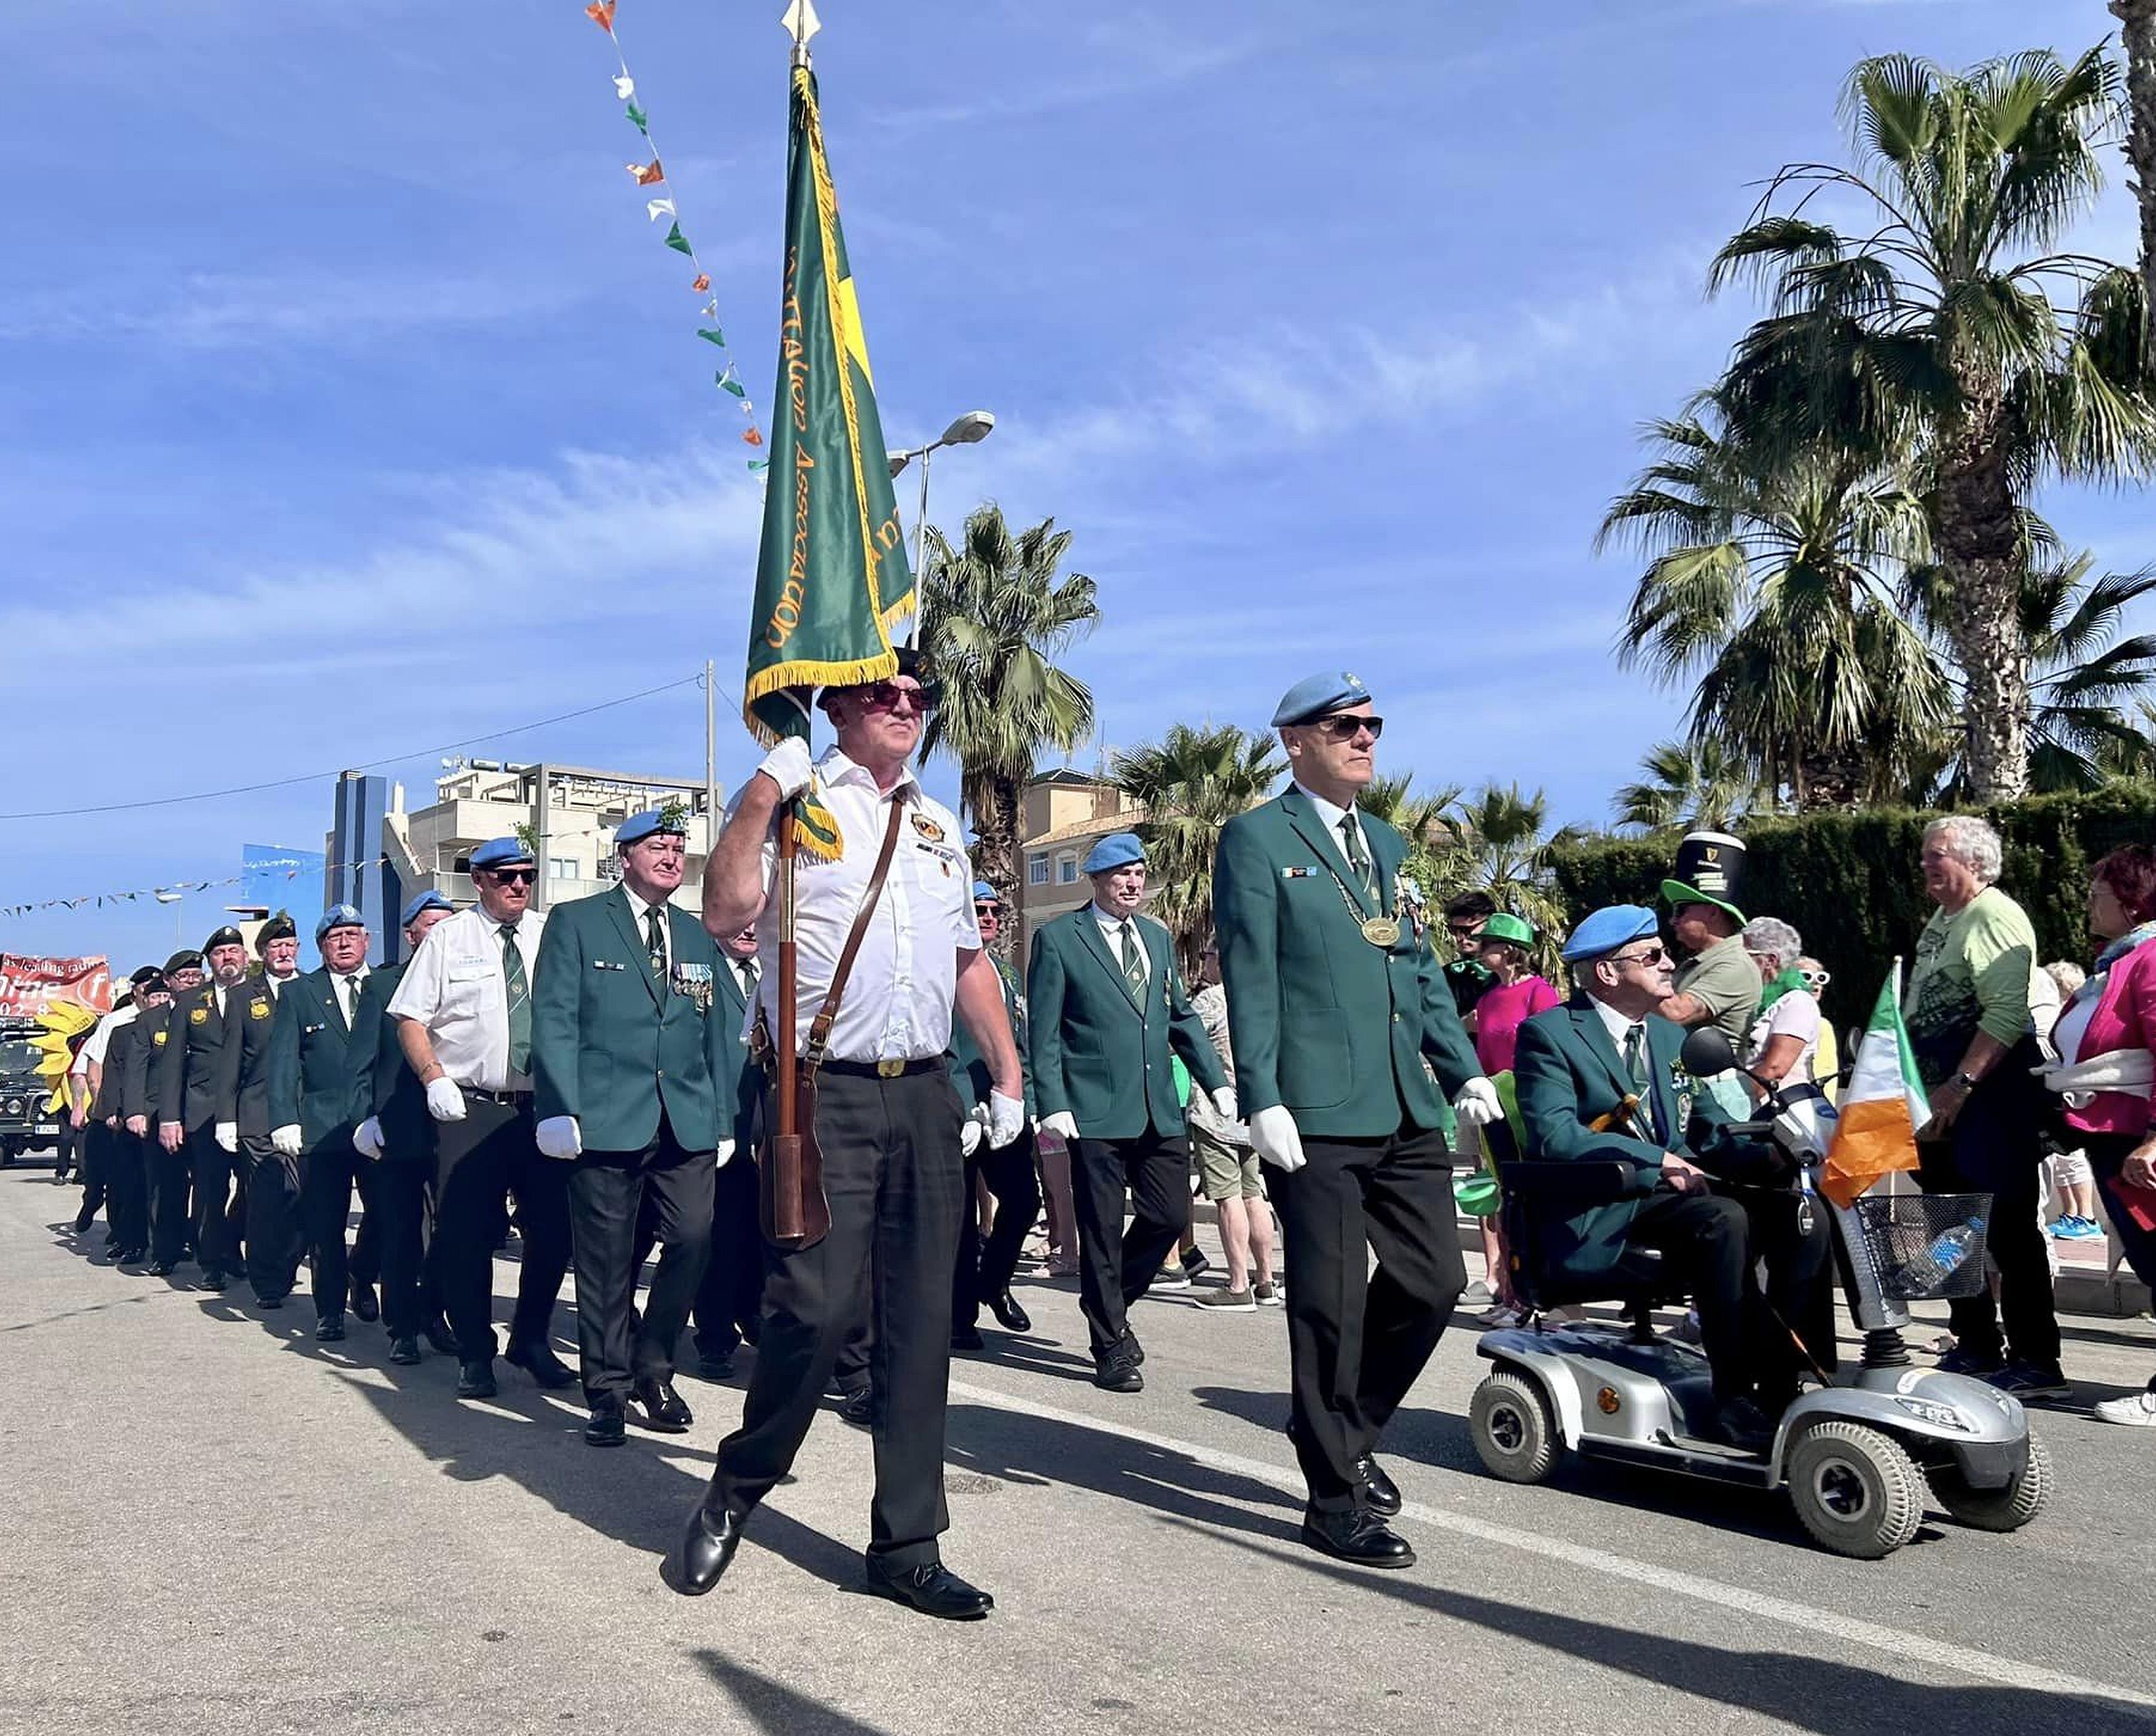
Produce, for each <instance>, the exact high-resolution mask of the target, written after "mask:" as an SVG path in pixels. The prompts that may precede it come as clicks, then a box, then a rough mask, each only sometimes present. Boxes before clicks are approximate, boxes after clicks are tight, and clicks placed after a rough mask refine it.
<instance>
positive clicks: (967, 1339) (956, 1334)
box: [951, 1326, 988, 1350]
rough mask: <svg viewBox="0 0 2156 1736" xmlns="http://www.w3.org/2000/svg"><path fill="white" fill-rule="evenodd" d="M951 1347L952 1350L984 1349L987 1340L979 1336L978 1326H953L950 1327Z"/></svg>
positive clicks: (986, 1346) (986, 1345)
mask: <svg viewBox="0 0 2156 1736" xmlns="http://www.w3.org/2000/svg"><path fill="white" fill-rule="evenodd" d="M951 1348H952V1349H953V1350H985V1349H987V1348H988V1340H987V1339H986V1338H983V1337H982V1336H981V1329H980V1328H978V1326H954V1327H952V1328H951Z"/></svg>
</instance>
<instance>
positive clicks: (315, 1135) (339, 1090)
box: [240, 965, 368, 1157]
mask: <svg viewBox="0 0 2156 1736" xmlns="http://www.w3.org/2000/svg"><path fill="white" fill-rule="evenodd" d="M367 986H368V985H367V984H365V983H362V984H360V994H361V996H362V999H364V997H365V995H366V993H367ZM351 1037H352V1033H351V1031H350V1030H348V1029H347V1028H346V1025H345V1019H344V1002H343V1000H342V999H341V997H340V996H339V994H338V993H337V988H336V980H335V979H334V978H333V977H332V976H331V973H330V969H329V967H328V966H327V965H324V966H323V967H322V968H321V969H319V970H311V971H309V972H308V973H306V974H305V976H300V977H295V978H293V979H292V980H291V981H290V983H288V984H285V990H284V992H283V993H282V994H280V995H279V996H278V997H277V1016H276V1018H275V1020H273V1021H272V1022H271V1025H270V1030H269V1125H270V1126H271V1127H298V1128H299V1130H300V1143H301V1145H302V1146H303V1148H305V1149H306V1150H308V1151H310V1152H311V1151H312V1150H314V1148H316V1146H318V1145H320V1144H321V1143H323V1142H324V1141H325V1140H327V1141H328V1142H329V1143H330V1144H331V1148H333V1149H334V1150H336V1153H337V1155H339V1156H340V1157H341V1156H342V1155H344V1153H346V1152H348V1151H349V1150H350V1149H351V1145H352V1042H351ZM240 1131H241V1132H242V1133H244V1132H246V1129H245V1128H244V1127H242V1128H241V1129H240Z"/></svg>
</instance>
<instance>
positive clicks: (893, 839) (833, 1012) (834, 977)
mask: <svg viewBox="0 0 2156 1736" xmlns="http://www.w3.org/2000/svg"><path fill="white" fill-rule="evenodd" d="M905 817H906V797H905V795H904V794H899V795H896V796H894V797H892V798H891V824H889V825H887V826H885V828H884V833H883V848H882V850H880V851H878V852H877V854H876V862H875V872H874V873H873V874H871V875H870V876H869V889H868V891H866V892H865V893H864V894H863V895H862V896H861V907H860V910H859V911H858V912H855V916H854V926H853V929H852V931H851V932H850V933H848V935H847V936H846V944H845V948H844V951H842V952H841V953H839V968H837V969H836V970H834V971H833V972H832V973H831V988H830V992H829V994H826V995H824V1004H823V1005H822V1006H820V1007H819V1008H818V1009H816V1016H815V1017H814V1019H813V1020H810V1021H809V1024H808V1047H807V1050H806V1051H805V1052H804V1053H803V1055H802V1061H803V1065H805V1066H811V1067H813V1066H815V1065H816V1064H817V1063H818V1062H819V1061H822V1060H823V1058H824V1045H825V1044H826V1043H827V1042H829V1040H830V1036H831V1026H832V1025H833V1024H834V1022H835V1021H836V1020H837V1019H838V1016H839V998H840V997H841V996H842V995H844V994H845V992H846V978H848V977H850V976H851V975H852V974H853V972H854V959H855V956H856V955H857V954H858V953H860V950H861V940H862V937H864V936H865V935H866V934H867V932H868V931H869V919H870V917H873V916H874V915H875V907H876V905H877V904H878V902H880V901H881V899H882V897H883V885H884V882H885V881H886V880H888V879H889V878H890V877H891V858H892V857H893V856H894V855H896V854H897V853H898V829H899V824H900V823H901V821H902V820H903V819H905Z"/></svg>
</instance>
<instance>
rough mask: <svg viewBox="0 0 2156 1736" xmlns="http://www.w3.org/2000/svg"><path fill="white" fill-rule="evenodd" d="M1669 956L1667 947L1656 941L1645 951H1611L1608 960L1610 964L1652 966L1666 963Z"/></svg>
mask: <svg viewBox="0 0 2156 1736" xmlns="http://www.w3.org/2000/svg"><path fill="white" fill-rule="evenodd" d="M1669 956H1670V953H1669V948H1666V947H1665V946H1664V945H1662V943H1661V942H1660V941H1657V942H1655V944H1654V946H1653V947H1652V948H1650V950H1648V951H1646V952H1645V953H1611V954H1610V955H1609V962H1610V963H1612V964H1645V965H1647V966H1650V967H1652V966H1654V965H1657V964H1662V963H1666V962H1667V961H1668V959H1669Z"/></svg>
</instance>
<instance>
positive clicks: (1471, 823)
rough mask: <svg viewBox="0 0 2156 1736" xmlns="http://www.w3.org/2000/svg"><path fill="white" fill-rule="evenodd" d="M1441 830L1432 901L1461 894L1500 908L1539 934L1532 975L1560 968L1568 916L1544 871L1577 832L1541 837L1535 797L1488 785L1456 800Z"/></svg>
mask: <svg viewBox="0 0 2156 1736" xmlns="http://www.w3.org/2000/svg"><path fill="white" fill-rule="evenodd" d="M1446 824H1447V827H1448V829H1447V832H1446V835H1445V838H1444V839H1443V840H1442V842H1441V843H1440V845H1439V846H1438V847H1437V848H1436V850H1435V851H1434V855H1435V871H1434V873H1433V875H1432V879H1433V881H1434V884H1433V885H1432V886H1431V888H1430V898H1431V902H1432V903H1433V904H1435V905H1438V906H1442V905H1443V904H1444V903H1445V901H1447V900H1449V899H1451V898H1453V897H1455V896H1458V895H1459V894H1460V893H1462V892H1476V891H1479V892H1487V893H1488V894H1489V895H1490V896H1491V900H1492V901H1494V902H1495V903H1496V907H1497V908H1498V909H1500V910H1507V911H1510V912H1512V914H1513V915H1514V916H1517V917H1525V918H1526V919H1527V921H1528V922H1532V923H1533V924H1534V926H1535V927H1536V928H1537V930H1538V931H1539V932H1540V933H1541V935H1542V937H1543V944H1542V946H1541V947H1540V948H1537V954H1536V961H1535V963H1536V968H1537V969H1538V970H1540V971H1541V972H1542V973H1543V974H1544V975H1546V976H1548V975H1551V973H1553V972H1554V971H1555V970H1556V969H1557V968H1558V962H1557V943H1558V941H1559V940H1560V939H1561V938H1562V937H1563V932H1564V927H1565V920H1566V912H1565V907H1564V904H1563V900H1562V899H1561V898H1560V897H1559V896H1558V891H1557V882H1556V877H1555V876H1554V875H1553V874H1552V872H1551V871H1550V852H1551V850H1553V849H1555V848H1557V847H1558V846H1559V845H1566V844H1570V843H1573V842H1575V841H1577V839H1578V832H1577V830H1576V829H1574V828H1573V827H1569V826H1568V827H1565V828H1563V829H1561V830H1558V831H1557V832H1550V831H1548V830H1547V828H1548V824H1549V799H1548V797H1546V796H1545V795H1544V794H1543V793H1542V791H1540V790H1537V791H1536V792H1535V793H1534V794H1532V795H1531V796H1530V795H1524V794H1522V793H1521V790H1520V786H1519V785H1518V784H1517V783H1511V784H1507V785H1505V786H1503V787H1502V788H1500V787H1499V786H1498V785H1496V784H1495V783H1487V784H1485V785H1484V786H1483V787H1482V788H1481V789H1480V790H1478V791H1476V794H1474V795H1472V796H1469V797H1464V798H1461V799H1458V800H1456V801H1455V802H1454V803H1453V804H1451V810H1450V814H1448V815H1447V816H1446ZM1552 980H1553V981H1554V980H1557V978H1554V977H1552Z"/></svg>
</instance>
